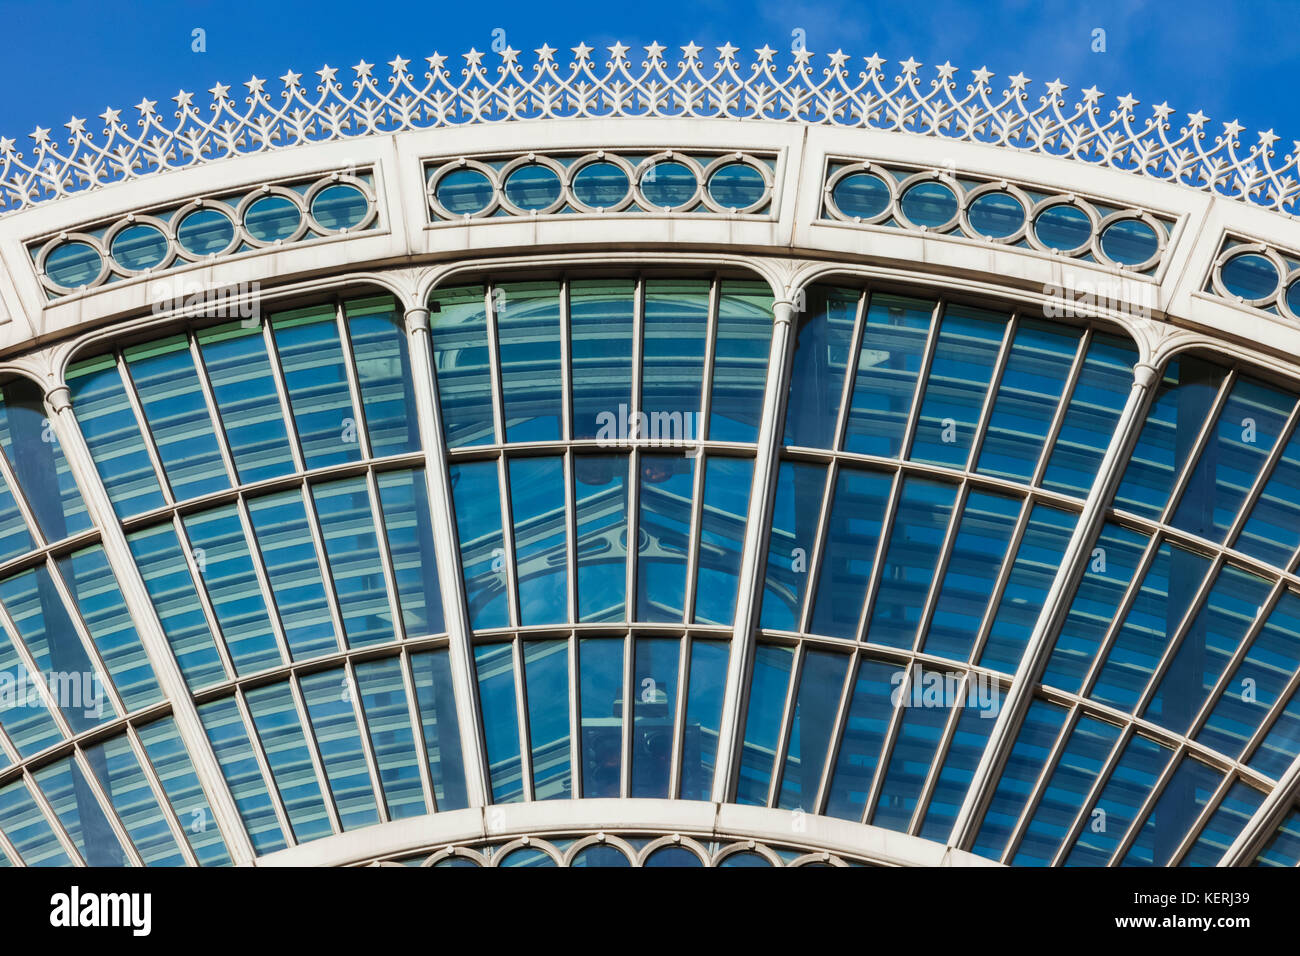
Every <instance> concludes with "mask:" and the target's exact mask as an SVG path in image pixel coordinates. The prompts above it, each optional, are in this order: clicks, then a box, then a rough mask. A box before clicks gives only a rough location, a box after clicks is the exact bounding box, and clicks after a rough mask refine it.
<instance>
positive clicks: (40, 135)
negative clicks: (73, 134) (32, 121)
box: [27, 126, 50, 146]
mask: <svg viewBox="0 0 1300 956" xmlns="http://www.w3.org/2000/svg"><path fill="white" fill-rule="evenodd" d="M27 136H28V138H30V139H34V140H36V145H37V146H44V145H45V144H46V143H47V142H49V139H50V131H49V130H48V129H45V128H44V127H43V126H38V127H36V131H35V132H33V133H28V134H27Z"/></svg>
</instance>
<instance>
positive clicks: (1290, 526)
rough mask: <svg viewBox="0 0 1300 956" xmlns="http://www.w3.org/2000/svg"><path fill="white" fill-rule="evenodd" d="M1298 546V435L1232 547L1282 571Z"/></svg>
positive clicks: (1299, 486)
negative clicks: (1280, 568)
mask: <svg viewBox="0 0 1300 956" xmlns="http://www.w3.org/2000/svg"><path fill="white" fill-rule="evenodd" d="M1297 546H1300V432H1296V433H1294V434H1292V436H1291V440H1290V441H1288V442H1287V444H1286V447H1285V448H1283V449H1282V455H1281V457H1280V458H1278V460H1277V464H1276V465H1274V467H1273V473H1272V474H1271V475H1270V476H1269V479H1268V481H1267V482H1266V483H1265V484H1264V487H1263V489H1262V490H1261V491H1260V495H1259V498H1258V500H1256V502H1255V504H1254V506H1253V507H1252V508H1251V510H1250V517H1248V518H1247V519H1246V523H1245V525H1243V526H1242V529H1241V534H1239V535H1238V536H1237V540H1236V542H1235V543H1234V544H1233V547H1234V548H1236V549H1237V550H1238V551H1241V552H1243V553H1245V554H1249V555H1250V556H1251V557H1254V558H1259V559H1260V560H1261V561H1267V562H1268V563H1269V564H1274V565H1277V566H1278V567H1282V568H1289V567H1290V566H1291V558H1292V556H1293V555H1294V554H1295V550H1296V547H1297Z"/></svg>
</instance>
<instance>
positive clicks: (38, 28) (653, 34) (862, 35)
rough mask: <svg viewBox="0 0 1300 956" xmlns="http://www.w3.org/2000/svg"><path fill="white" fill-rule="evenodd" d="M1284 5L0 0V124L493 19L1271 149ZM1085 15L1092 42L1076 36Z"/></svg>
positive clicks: (907, 0)
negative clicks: (1114, 105) (1022, 88)
mask: <svg viewBox="0 0 1300 956" xmlns="http://www.w3.org/2000/svg"><path fill="white" fill-rule="evenodd" d="M121 11H128V12H121ZM1298 14H1300V0H1253V2H1251V3H1249V4H1247V3H1242V2H1237V3H1232V2H1224V0H1218V2H1212V0H1181V2H1167V0H1165V2H1153V0H1128V2H1112V0H1089V2H1087V3H1078V2H1075V3H1059V2H1031V0H1002V2H997V0H986V2H957V0H925V2H916V0H892V2H889V3H878V2H874V0H761V2H756V3H754V2H744V0H692V2H680V0H650V2H647V0H638V2H623V3H610V2H608V0H600V2H593V0H567V2H563V3H556V2H554V0H539V2H533V3H518V2H504V3H503V2H499V0H492V2H482V0H480V2H469V3H466V2H455V3H438V2H430V0H424V2H397V3H385V2H381V0H368V2H364V3H356V2H350V3H338V2H331V0H316V2H305V0H288V2H276V0H260V2H250V0H220V2H216V0H201V2H189V3H156V2H154V3H130V2H127V0H122V2H120V3H105V2H104V0H72V2H60V0H48V2H45V3H41V4H37V3H34V2H31V0H25V2H22V3H15V2H11V0H0V23H3V24H4V25H5V29H4V34H3V36H4V38H3V40H0V73H3V74H4V75H3V81H4V87H3V88H4V90H5V91H6V93H5V95H4V96H3V97H0V135H6V136H12V137H13V138H15V139H19V140H20V141H21V142H23V143H26V144H28V145H30V142H31V141H30V140H28V139H27V134H28V133H30V132H31V131H32V130H33V128H34V127H36V126H37V125H41V126H47V127H53V128H54V131H55V133H56V135H62V134H65V132H66V131H64V130H63V129H62V128H61V124H63V123H64V122H66V121H67V119H68V118H69V117H70V116H72V115H76V116H79V117H84V118H91V119H92V122H91V123H89V124H87V125H88V127H89V128H90V129H92V130H96V131H97V130H98V129H99V128H100V127H99V126H98V124H99V122H100V121H99V120H97V119H93V118H94V117H96V116H97V115H98V114H100V113H102V112H103V111H104V110H105V108H106V107H108V106H113V107H118V108H129V107H130V106H132V105H133V104H135V103H138V102H139V101H140V99H141V98H142V97H147V98H149V99H152V100H157V101H158V102H159V104H160V105H162V104H167V101H168V98H169V97H171V96H174V95H175V94H176V92H177V91H178V90H179V89H185V90H189V91H191V92H196V93H199V94H200V97H199V101H200V102H206V99H207V94H206V93H204V92H202V91H205V90H207V89H208V88H209V87H211V86H212V85H213V84H214V83H216V82H217V81H221V82H223V83H237V82H242V81H243V80H245V79H247V78H248V77H249V76H250V75H252V74H256V75H258V76H260V77H263V78H271V79H272V82H271V83H270V84H268V88H269V89H277V88H278V84H279V81H278V80H274V79H273V78H275V77H278V76H280V75H281V74H283V73H284V72H285V71H286V70H288V69H293V70H295V71H298V72H301V73H304V74H310V72H311V71H313V70H315V69H317V68H319V67H320V66H321V65H323V64H325V63H328V64H329V65H330V66H335V67H348V66H351V65H352V64H354V63H356V62H357V61H358V60H359V59H363V58H364V59H365V60H367V61H370V62H372V63H378V64H380V65H381V66H380V69H381V70H384V71H386V70H387V67H385V66H382V64H384V63H385V62H386V61H388V60H390V59H392V58H393V56H394V55H396V54H399V53H400V54H401V55H402V56H405V57H408V58H410V59H411V60H413V61H416V62H418V61H419V58H421V57H424V56H427V55H428V54H430V53H432V52H434V51H435V50H437V51H438V52H441V53H444V54H459V53H461V52H464V51H465V50H468V49H469V48H470V47H471V46H474V47H477V48H478V49H479V50H486V49H488V48H490V45H491V42H492V31H493V30H494V29H502V30H504V31H505V34H506V39H507V42H508V43H509V44H510V45H511V46H513V47H515V48H517V49H520V50H528V51H531V50H532V49H533V48H535V47H538V46H541V44H542V43H543V41H546V42H549V43H550V45H551V46H554V47H559V48H560V49H561V50H562V55H564V56H566V57H567V55H568V51H567V49H566V48H567V47H569V46H573V45H575V44H577V43H578V42H579V41H586V42H587V43H588V44H591V45H593V46H596V47H602V46H604V45H607V44H609V43H613V42H614V41H615V40H621V41H622V42H624V43H627V44H629V45H633V46H634V47H639V46H641V45H643V44H646V43H650V42H651V41H654V40H658V41H659V42H661V43H664V44H666V45H672V46H676V45H679V44H683V43H686V42H687V41H688V40H692V39H693V40H695V41H697V42H699V43H701V44H703V45H706V46H709V47H712V46H714V45H717V44H721V43H723V42H724V41H730V42H732V43H734V44H735V45H736V46H738V47H740V48H741V49H742V51H744V52H743V53H742V56H749V55H750V53H751V51H752V49H753V48H754V47H760V46H762V45H763V44H764V43H769V44H771V46H772V47H774V48H777V49H784V50H788V49H789V46H790V38H791V31H793V30H795V29H802V30H803V31H804V32H805V35H806V37H807V47H808V49H809V50H811V51H813V52H814V53H817V54H824V53H830V52H833V51H834V50H835V49H836V48H842V49H843V50H844V52H845V53H849V54H852V55H853V56H854V57H855V58H859V59H857V60H856V63H855V65H856V66H857V67H859V68H860V67H861V60H860V57H863V56H867V55H870V54H871V53H874V52H879V53H880V55H881V56H883V57H885V58H887V59H888V60H890V61H891V65H893V64H894V63H897V61H899V60H902V59H905V58H907V57H908V56H914V57H915V58H916V59H917V60H919V61H920V62H922V63H923V64H925V69H923V71H922V75H923V76H925V77H926V78H928V77H929V76H930V75H931V74H930V73H929V72H928V70H929V68H930V67H932V66H933V65H935V64H937V63H942V62H944V61H945V60H948V61H951V62H952V63H953V64H954V65H956V66H957V67H959V68H960V69H961V71H962V72H961V73H960V74H959V76H960V78H961V79H962V80H963V81H968V80H969V71H970V70H973V69H976V68H978V67H980V66H987V67H988V68H989V69H990V70H993V71H994V72H995V73H996V74H997V78H998V80H999V81H1000V82H1001V81H1004V80H1005V78H1006V76H1007V75H1009V74H1013V73H1016V72H1018V71H1022V70H1023V71H1024V73H1025V74H1026V75H1027V76H1029V77H1030V78H1032V79H1033V80H1035V81H1039V82H1042V81H1047V80H1051V79H1055V78H1057V77H1059V78H1060V79H1061V80H1062V81H1064V82H1065V83H1067V84H1068V85H1069V87H1070V89H1069V91H1068V92H1067V97H1072V96H1074V95H1076V94H1077V93H1078V91H1079V90H1080V89H1082V88H1084V87H1087V86H1090V85H1094V84H1095V85H1096V86H1097V87H1098V88H1099V89H1101V90H1102V91H1103V92H1105V93H1106V94H1108V99H1109V96H1114V95H1119V94H1123V93H1129V92H1131V93H1132V94H1133V95H1134V96H1136V97H1137V99H1138V100H1139V101H1141V103H1142V106H1140V107H1138V110H1137V112H1138V115H1139V116H1143V115H1145V111H1146V109H1147V108H1148V107H1150V106H1151V105H1152V104H1154V103H1159V102H1161V101H1168V103H1169V104H1170V106H1172V107H1173V108H1174V109H1175V110H1176V111H1177V114H1176V116H1177V118H1178V119H1180V120H1181V119H1183V118H1184V116H1182V115H1181V114H1186V113H1188V112H1192V111H1195V110H1197V109H1200V110H1203V111H1204V112H1205V113H1206V114H1208V115H1209V116H1210V117H1211V120H1212V121H1213V125H1212V126H1210V127H1209V129H1210V130H1213V131H1214V132H1218V131H1219V130H1221V128H1222V127H1220V126H1219V125H1218V124H1219V123H1220V122H1224V121H1227V120H1231V119H1234V118H1235V119H1237V120H1238V121H1239V122H1240V123H1242V124H1243V125H1244V126H1245V127H1246V129H1247V131H1248V133H1247V134H1246V135H1247V136H1248V137H1249V139H1248V140H1247V142H1249V143H1253V142H1254V135H1253V134H1254V132H1255V131H1257V130H1262V129H1269V128H1272V129H1274V130H1275V132H1276V133H1277V134H1278V136H1279V137H1280V138H1281V142H1280V143H1279V144H1278V146H1279V150H1280V152H1286V151H1288V150H1289V149H1290V144H1291V142H1292V141H1293V140H1296V139H1300V97H1297V96H1296V95H1294V92H1292V91H1294V90H1295V88H1296V75H1297V68H1298V67H1300V42H1298V41H1297V35H1298V34H1297V30H1296V24H1297V17H1298ZM195 28H201V29H203V30H204V31H206V45H207V50H206V52H203V53H195V52H193V51H192V50H191V31H192V30H194V29H195ZM1098 29H1100V30H1104V31H1105V45H1106V49H1105V52H1093V50H1092V46H1093V36H1094V33H1093V31H1095V30H1098ZM602 52H603V51H602ZM637 52H639V50H638V51H637ZM710 52H712V51H711V50H710ZM528 56H529V57H531V53H529V54H528ZM413 65H414V64H413ZM891 75H892V74H891ZM1002 88H1003V86H998V87H996V89H997V90H999V91H1000V90H1001V89H1002ZM1288 94H1290V95H1288ZM1069 102H1070V103H1071V104H1072V103H1073V102H1074V100H1073V99H1070V100H1069ZM133 114H134V111H129V112H124V116H126V115H133ZM20 148H21V147H20Z"/></svg>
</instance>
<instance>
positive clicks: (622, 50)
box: [605, 40, 629, 60]
mask: <svg viewBox="0 0 1300 956" xmlns="http://www.w3.org/2000/svg"><path fill="white" fill-rule="evenodd" d="M605 49H606V50H608V51H609V55H610V56H612V57H613V58H614V59H616V60H623V59H626V58H627V51H628V49H629V48H628V47H626V46H624V45H623V44H622V43H619V42H618V41H617V40H616V41H614V45H613V46H607V47H605Z"/></svg>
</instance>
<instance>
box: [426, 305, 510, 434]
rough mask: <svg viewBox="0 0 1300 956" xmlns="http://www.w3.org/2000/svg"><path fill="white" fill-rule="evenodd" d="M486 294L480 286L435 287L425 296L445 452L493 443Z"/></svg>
mask: <svg viewBox="0 0 1300 956" xmlns="http://www.w3.org/2000/svg"><path fill="white" fill-rule="evenodd" d="M486 296H487V293H486V291H485V290H484V288H483V287H482V286H481V285H471V286H461V287H457V288H451V289H435V290H434V293H433V295H431V296H430V297H429V326H430V329H431V334H432V339H433V368H434V377H435V378H436V379H437V385H438V407H439V411H440V412H441V413H442V428H443V435H444V437H445V440H446V442H447V447H448V448H459V447H461V446H463V445H483V444H489V445H490V444H491V443H492V442H493V441H495V440H496V439H495V432H494V430H493V424H492V422H493V414H492V372H491V367H490V358H489V347H488V337H487V304H486Z"/></svg>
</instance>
